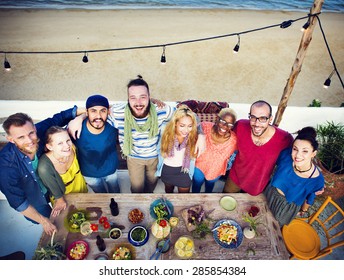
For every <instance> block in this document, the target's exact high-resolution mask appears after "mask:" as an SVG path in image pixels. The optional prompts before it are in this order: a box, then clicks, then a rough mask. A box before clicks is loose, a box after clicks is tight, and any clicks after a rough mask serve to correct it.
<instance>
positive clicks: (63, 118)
mask: <svg viewBox="0 0 344 280" xmlns="http://www.w3.org/2000/svg"><path fill="white" fill-rule="evenodd" d="M127 94H128V102H127V103H118V104H114V105H111V106H110V104H109V102H108V99H107V98H106V97H104V96H102V95H92V96H90V97H89V98H88V99H87V101H86V108H78V107H76V106H74V107H73V108H71V109H68V110H65V111H62V112H60V113H57V114H55V115H54V116H53V117H51V118H48V119H46V120H43V121H41V122H39V123H37V124H34V123H33V120H32V119H31V117H30V116H28V115H27V114H24V113H16V114H13V115H11V116H9V117H8V118H7V119H6V120H5V122H4V123H3V128H4V130H5V132H6V134H7V139H8V141H9V142H8V143H7V144H6V145H5V146H4V148H3V149H2V150H1V151H0V178H1V179H0V190H1V191H2V192H3V194H4V195H5V196H6V198H7V200H8V202H9V204H10V206H11V207H12V208H14V209H15V210H17V211H18V212H21V213H22V214H23V215H24V216H25V218H27V219H28V220H30V221H32V222H33V223H39V224H41V225H42V226H43V229H44V231H45V232H46V233H47V234H49V235H51V234H52V233H53V232H54V231H55V230H56V226H55V225H54V224H53V223H52V222H51V220H50V219H49V217H50V216H53V217H55V216H58V215H59V214H60V213H61V212H62V211H64V210H65V209H66V208H67V203H66V201H65V199H64V196H65V195H66V194H68V193H72V192H83V193H86V192H88V190H89V189H92V191H93V192H95V193H104V192H108V193H120V186H119V183H118V174H117V173H118V172H117V169H118V166H119V159H118V154H117V145H116V144H117V141H119V144H120V148H121V153H122V155H123V157H124V158H125V159H126V161H127V167H128V173H129V178H130V188H131V192H132V193H152V192H154V189H155V187H156V185H157V182H158V180H159V178H160V179H161V180H162V182H163V183H164V185H165V192H166V193H172V192H174V191H175V189H177V191H178V192H179V193H188V192H190V191H191V192H193V193H199V192H201V189H202V186H203V185H204V190H205V192H206V193H211V192H213V189H214V185H215V183H216V182H217V181H218V180H219V179H220V177H221V176H223V175H225V174H226V173H227V174H228V177H227V179H226V182H225V185H224V188H223V192H224V193H233V192H245V193H248V194H249V195H254V196H255V195H259V194H261V193H264V194H265V195H266V197H267V201H268V205H269V207H270V209H271V211H272V213H273V214H274V216H275V218H276V219H277V220H278V222H279V224H280V226H281V227H282V226H283V225H285V224H288V223H289V222H290V221H291V220H292V219H294V218H295V217H296V216H297V215H300V214H302V213H303V212H306V211H307V209H308V207H309V206H310V205H312V204H313V202H314V198H315V196H316V195H317V194H319V193H321V192H322V191H323V189H324V178H323V176H322V174H321V172H320V170H319V169H318V167H317V166H316V165H315V163H314V161H313V159H314V157H315V155H316V153H317V149H318V143H317V140H316V131H315V129H314V128H313V127H305V128H302V129H301V130H300V131H298V133H297V135H296V137H295V139H294V137H293V136H292V135H291V134H290V133H288V132H286V131H284V130H282V129H280V128H278V127H275V126H273V125H272V124H271V123H272V108H271V106H270V104H269V103H268V102H266V101H263V100H259V101H256V102H254V103H253V104H252V105H251V107H250V111H249V114H248V119H240V120H237V116H236V113H235V112H234V111H233V110H232V109H230V108H223V109H222V110H221V111H220V112H219V113H218V116H217V117H216V121H215V122H214V123H213V122H199V121H198V118H197V116H196V114H195V113H194V112H193V111H192V110H191V109H190V108H189V107H187V106H186V105H180V106H177V107H176V108H174V107H172V106H170V105H167V104H164V103H163V102H161V101H159V100H156V99H153V98H151V96H150V91H149V86H148V84H147V82H146V81H145V80H144V79H143V78H142V77H141V76H138V77H137V78H136V79H133V80H130V81H129V83H128V85H127ZM51 205H52V207H51Z"/></svg>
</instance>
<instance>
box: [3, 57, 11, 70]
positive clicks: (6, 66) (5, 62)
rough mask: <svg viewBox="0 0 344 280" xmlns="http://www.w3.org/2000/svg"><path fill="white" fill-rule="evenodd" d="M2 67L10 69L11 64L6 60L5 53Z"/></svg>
mask: <svg viewBox="0 0 344 280" xmlns="http://www.w3.org/2000/svg"><path fill="white" fill-rule="evenodd" d="M4 67H5V70H6V71H11V64H10V63H9V62H8V60H7V58H6V54H5V61H4Z"/></svg>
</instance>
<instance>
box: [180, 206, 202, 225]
mask: <svg viewBox="0 0 344 280" xmlns="http://www.w3.org/2000/svg"><path fill="white" fill-rule="evenodd" d="M182 217H183V220H184V222H185V225H186V228H187V230H188V231H193V230H195V229H196V228H197V225H198V224H199V223H201V222H202V221H203V220H205V219H206V215H205V211H204V209H203V207H202V206H201V205H196V206H192V207H189V208H186V209H183V210H182Z"/></svg>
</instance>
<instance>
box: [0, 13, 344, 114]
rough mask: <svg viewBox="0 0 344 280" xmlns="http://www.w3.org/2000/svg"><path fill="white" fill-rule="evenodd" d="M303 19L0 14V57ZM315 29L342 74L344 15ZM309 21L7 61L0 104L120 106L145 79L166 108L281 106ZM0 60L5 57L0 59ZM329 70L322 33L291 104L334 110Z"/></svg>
mask: <svg viewBox="0 0 344 280" xmlns="http://www.w3.org/2000/svg"><path fill="white" fill-rule="evenodd" d="M306 15H307V14H305V13H296V12H272V11H237V10H235V11H233V10H232V11H231V10H105V11H89V10H0V38H2V39H1V41H0V51H3V52H9V51H80V50H81V51H84V50H96V49H113V48H126V47H135V46H151V45H165V44H169V43H175V42H180V41H185V40H194V39H200V38H208V37H213V36H219V35H224V34H235V33H240V32H244V31H248V30H253V29H256V28H261V27H266V26H270V25H275V24H280V23H281V22H283V21H285V20H289V19H297V18H300V17H303V16H306ZM320 20H321V23H322V26H323V28H324V31H325V35H326V39H327V41H328V44H329V47H330V49H331V53H332V56H333V58H334V60H335V63H336V66H337V69H338V70H339V73H341V74H343V73H344V35H343V32H342V30H343V29H344V14H343V13H324V14H321V15H320ZM305 21H306V20H300V21H296V22H294V23H293V25H292V26H291V27H289V28H287V29H281V28H279V27H274V28H269V29H266V30H262V31H257V32H249V33H246V34H242V35H241V44H240V51H239V53H237V54H233V52H232V49H233V47H234V46H235V44H236V43H237V36H230V37H224V38H221V39H216V40H206V41H201V42H194V43H189V44H178V45H173V46H167V48H166V59H167V63H166V65H161V63H160V56H161V54H162V47H156V48H144V49H138V50H126V51H114V52H101V53H94V52H89V53H88V58H89V62H88V63H87V64H85V63H83V62H82V61H81V60H82V57H83V53H77V54H39V55H32V54H22V55H18V54H10V53H8V54H7V59H8V60H9V62H10V63H11V66H12V71H10V72H8V73H7V72H5V71H1V73H0V85H1V91H0V102H1V100H65V101H69V100H70V101H73V100H85V99H86V98H87V96H89V95H90V94H93V93H96V92H98V93H101V94H103V95H106V96H107V97H108V98H109V99H111V100H126V84H127V82H128V81H129V79H131V78H135V77H136V75H137V74H141V75H142V76H143V77H144V78H145V79H146V80H147V81H148V83H149V84H150V87H151V93H152V96H154V97H157V98H159V99H161V100H164V101H181V100H185V99H198V100H203V101H228V102H231V103H252V102H254V101H256V100H258V99H265V100H267V101H269V102H270V103H271V104H272V105H278V103H279V101H280V99H281V96H282V94H283V89H284V87H285V85H286V82H287V79H288V78H289V75H290V72H291V68H292V65H293V63H294V60H295V57H296V53H297V50H298V48H299V44H300V41H301V37H302V33H301V32H300V28H301V27H302V25H303V24H304V23H305ZM0 57H1V58H0V59H4V54H3V53H2V54H1V53H0ZM332 70H333V65H332V62H331V59H330V56H329V53H328V51H327V49H326V45H325V42H324V39H323V37H322V34H321V32H320V29H319V25H318V24H317V26H316V27H315V30H314V33H313V39H312V41H311V42H310V45H309V48H308V51H307V55H306V58H305V60H304V63H303V67H302V71H301V73H300V74H299V76H298V78H297V80H296V83H295V87H294V90H293V92H292V95H291V97H290V99H289V103H288V105H292V106H300V107H301V106H308V104H310V103H311V102H312V100H313V99H319V100H320V101H321V102H322V106H328V107H338V106H340V104H341V103H342V102H344V90H343V87H342V85H341V84H340V81H339V79H338V77H337V76H336V74H335V75H334V76H333V77H332V84H331V87H330V88H328V89H327V90H325V89H324V88H323V87H322V85H323V83H324V81H325V79H326V78H327V77H328V76H329V74H330V73H331V72H332Z"/></svg>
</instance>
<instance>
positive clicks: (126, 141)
mask: <svg viewBox="0 0 344 280" xmlns="http://www.w3.org/2000/svg"><path fill="white" fill-rule="evenodd" d="M127 92H128V103H120V104H115V105H112V106H111V109H110V111H111V112H110V115H109V121H110V123H112V125H113V126H114V127H116V128H117V129H118V138H119V143H120V146H121V150H122V154H123V155H124V156H125V157H126V159H127V166H128V172H129V177H130V183H131V192H132V193H152V192H154V189H155V187H156V185H157V182H158V177H156V176H155V172H156V168H157V164H158V152H159V151H158V143H159V139H160V136H161V135H160V134H161V129H162V127H163V126H164V124H165V123H167V122H168V121H169V120H170V119H171V117H172V115H173V112H174V110H175V108H173V107H171V106H169V105H167V104H165V106H164V107H163V108H160V107H158V106H157V105H155V104H153V103H152V102H151V99H150V93H149V86H148V84H147V82H146V81H145V80H143V79H142V77H141V76H138V78H137V79H133V80H131V81H129V83H128V85H127Z"/></svg>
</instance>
